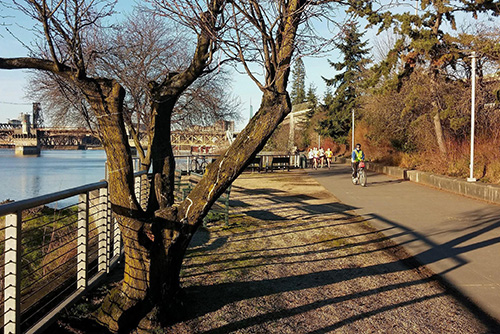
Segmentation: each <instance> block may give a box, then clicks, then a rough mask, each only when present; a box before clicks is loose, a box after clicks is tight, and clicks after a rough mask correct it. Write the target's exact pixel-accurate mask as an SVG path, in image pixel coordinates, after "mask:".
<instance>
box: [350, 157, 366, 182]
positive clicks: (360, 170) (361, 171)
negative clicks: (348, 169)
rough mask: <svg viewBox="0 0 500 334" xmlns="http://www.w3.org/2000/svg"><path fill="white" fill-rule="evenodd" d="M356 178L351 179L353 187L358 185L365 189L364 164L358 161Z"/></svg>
mask: <svg viewBox="0 0 500 334" xmlns="http://www.w3.org/2000/svg"><path fill="white" fill-rule="evenodd" d="M357 176H358V177H353V178H352V183H353V184H354V185H356V184H359V185H361V186H362V187H366V183H367V180H366V171H365V162H364V161H360V162H359V164H358V170H357Z"/></svg>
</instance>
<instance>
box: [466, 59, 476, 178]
mask: <svg viewBox="0 0 500 334" xmlns="http://www.w3.org/2000/svg"><path fill="white" fill-rule="evenodd" d="M471 58H472V62H471V67H472V78H471V81H472V89H471V106H470V165H469V171H470V175H469V178H468V179H467V182H476V179H475V178H474V124H475V113H476V52H475V51H472V55H471Z"/></svg>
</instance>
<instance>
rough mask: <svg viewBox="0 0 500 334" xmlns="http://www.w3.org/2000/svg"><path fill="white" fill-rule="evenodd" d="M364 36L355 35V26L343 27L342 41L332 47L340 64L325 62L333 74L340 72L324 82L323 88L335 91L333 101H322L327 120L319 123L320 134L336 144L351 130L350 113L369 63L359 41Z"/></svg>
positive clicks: (364, 47)
mask: <svg viewBox="0 0 500 334" xmlns="http://www.w3.org/2000/svg"><path fill="white" fill-rule="evenodd" d="M363 35H364V33H360V32H358V25H357V23H350V24H348V25H347V26H346V28H345V31H344V33H343V36H342V41H341V42H340V43H338V44H336V47H337V48H338V49H339V50H340V52H341V53H342V55H343V56H344V60H343V61H342V62H338V63H335V62H332V61H329V63H330V66H332V67H333V68H334V69H335V70H336V71H342V72H340V73H338V74H337V75H335V76H334V77H333V78H332V79H326V78H324V77H323V80H325V82H326V85H327V86H329V87H330V86H333V87H336V90H335V94H334V96H333V98H328V99H327V98H325V106H326V108H327V118H326V119H325V120H323V121H322V122H321V133H322V134H323V135H328V136H330V137H332V138H333V139H335V140H337V141H339V142H346V141H347V140H346V137H347V135H348V133H349V130H350V128H351V113H352V110H353V109H356V106H357V103H358V96H359V92H358V91H359V85H360V81H361V74H362V72H363V71H364V69H365V67H366V65H367V64H368V63H369V62H370V60H369V59H368V58H366V55H367V54H368V53H369V51H370V49H369V48H367V44H368V43H367V42H366V41H362V40H361V38H362V37H363Z"/></svg>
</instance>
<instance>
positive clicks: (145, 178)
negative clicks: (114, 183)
mask: <svg viewBox="0 0 500 334" xmlns="http://www.w3.org/2000/svg"><path fill="white" fill-rule="evenodd" d="M140 178H141V192H140V195H139V196H140V203H141V207H142V208H143V209H144V210H146V207H147V205H148V196H146V194H147V191H148V188H149V182H148V174H143V175H141V176H140Z"/></svg>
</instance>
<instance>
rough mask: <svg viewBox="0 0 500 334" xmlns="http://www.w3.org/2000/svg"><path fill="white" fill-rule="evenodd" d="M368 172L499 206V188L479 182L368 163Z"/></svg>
mask: <svg viewBox="0 0 500 334" xmlns="http://www.w3.org/2000/svg"><path fill="white" fill-rule="evenodd" d="M367 165H368V170H371V171H374V172H377V173H383V174H387V175H391V176H394V177H397V178H400V179H404V180H408V181H412V182H416V183H421V184H425V185H428V186H431V187H435V188H438V189H441V190H446V191H451V192H454V193H457V194H460V195H464V196H467V197H472V198H476V199H480V200H484V201H488V202H492V203H496V204H500V186H497V185H492V184H485V183H481V182H467V181H466V180H465V179H456V178H452V177H448V176H442V175H435V174H431V173H427V172H421V171H418V170H407V169H404V168H400V167H393V166H384V165H381V164H377V163H373V162H369V163H367Z"/></svg>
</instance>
